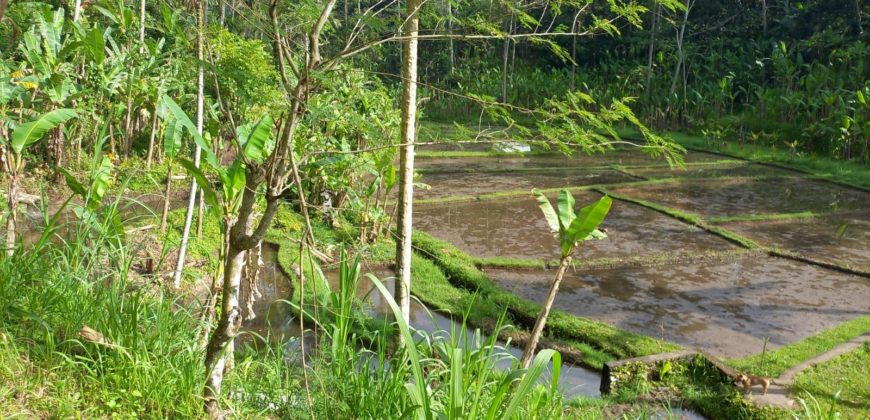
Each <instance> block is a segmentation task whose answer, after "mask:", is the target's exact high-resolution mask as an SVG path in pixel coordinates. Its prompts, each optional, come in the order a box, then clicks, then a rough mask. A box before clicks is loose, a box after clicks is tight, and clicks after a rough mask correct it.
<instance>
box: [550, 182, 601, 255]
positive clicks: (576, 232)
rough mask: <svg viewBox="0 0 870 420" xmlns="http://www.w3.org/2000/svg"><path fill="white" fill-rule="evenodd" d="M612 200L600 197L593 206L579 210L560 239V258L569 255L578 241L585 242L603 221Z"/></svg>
mask: <svg viewBox="0 0 870 420" xmlns="http://www.w3.org/2000/svg"><path fill="white" fill-rule="evenodd" d="M612 203H613V200H611V199H610V197H608V196H606V195H605V196H604V197H601V199H600V200H598V201H597V202H595V204H591V205H588V206H586V207H583V208H582V209H580V212H579V213H577V218H576V219H574V222H573V223H571V226H570V227H569V228H568V231H567V232H566V235H565V237H564V238H561V239H562V241H561V242H562V256H568V255H571V252H572V251H573V250H574V245H575V244H576V243H577V242H578V241H582V240H585V239H586V238H587V237H588V236H589V235H590V234H591V233H592V232H593V231H595V229H597V228H598V226H599V225H600V224H601V222H603V221H604V218H605V217H606V216H607V213H609V212H610V206H611V204H612Z"/></svg>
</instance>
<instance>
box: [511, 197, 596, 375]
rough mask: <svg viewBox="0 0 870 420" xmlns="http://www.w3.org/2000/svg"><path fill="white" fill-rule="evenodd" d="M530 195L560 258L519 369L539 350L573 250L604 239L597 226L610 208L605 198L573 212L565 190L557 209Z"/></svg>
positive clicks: (543, 199)
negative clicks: (550, 234) (582, 244)
mask: <svg viewBox="0 0 870 420" xmlns="http://www.w3.org/2000/svg"><path fill="white" fill-rule="evenodd" d="M533 193H534V195H535V196H536V197H537V200H538V205H539V206H540V207H541V211H542V212H543V213H544V218H545V219H546V220H547V224H548V225H549V226H550V230H552V231H553V233H555V234H556V238H557V239H558V240H559V249H560V251H561V256H560V261H559V270H558V271H556V276H555V277H554V278H553V282H552V283H551V284H550V291H549V293H548V294H547V301H546V302H545V303H544V308H543V310H542V311H541V313H539V314H538V319H537V320H536V321H535V327H534V328H533V329H532V334H531V336H530V337H529V341H528V342H527V343H526V347H525V350H524V351H523V358H522V365H523V367H526V368H527V367H528V366H529V363H531V361H532V356H534V353H535V348H536V347H537V346H538V341H539V340H540V338H541V333H542V332H543V331H544V326H545V325H546V323H547V317H548V316H549V314H550V309H552V307H553V301H555V300H556V292H558V291H559V284H560V283H561V282H562V277H563V276H564V275H565V272H566V271H567V270H568V266H569V265H570V264H571V256H572V255H573V254H574V250H575V249H576V248H577V246H578V245H579V244H581V243H582V242H584V241H588V240H594V239H603V238H606V237H607V235H606V234H605V233H604V232H602V231H601V230H599V229H598V226H599V225H601V222H603V221H604V218H605V217H606V216H607V213H609V212H610V205H611V204H612V200H611V199H610V197H608V196H606V195H605V196H604V197H601V199H600V200H598V201H597V202H595V203H593V204H590V205H588V206H586V207H583V208H581V209H580V211H576V212H575V210H574V196H572V195H571V192H570V191H568V190H567V189H563V190H562V191H560V192H559V198H558V200H557V204H556V209H554V208H553V206H552V204H550V200H549V199H547V197H546V196H544V195H543V194H542V193H541V192H540V191H537V190H534V191H533Z"/></svg>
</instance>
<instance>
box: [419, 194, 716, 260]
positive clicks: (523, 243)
mask: <svg viewBox="0 0 870 420" xmlns="http://www.w3.org/2000/svg"><path fill="white" fill-rule="evenodd" d="M574 197H575V198H576V200H577V204H578V205H585V204H586V203H592V202H594V201H595V200H598V199H599V198H600V197H601V195H600V194H598V193H594V192H583V193H577V194H574ZM551 202H552V199H551ZM414 217H415V222H414V223H415V228H417V229H420V230H423V231H426V232H428V233H431V234H432V235H434V236H436V237H438V238H440V239H443V240H446V241H449V242H451V243H453V244H454V245H456V246H457V247H459V249H461V250H463V251H465V252H466V253H468V254H471V255H473V256H477V257H509V258H539V259H540V258H543V259H555V258H558V257H559V248H558V246H557V243H556V240H555V238H554V237H553V235H552V234H551V233H550V230H549V227H548V226H547V222H546V221H545V220H544V216H543V215H542V214H541V210H540V208H539V207H538V203H537V202H536V201H535V198H534V197H533V196H532V195H531V193H530V194H529V195H528V196H522V197H515V198H512V199H509V200H498V201H496V200H487V201H474V202H468V203H457V204H449V205H448V204H444V205H426V206H419V207H418V208H417V209H416V210H415V216H414ZM602 226H603V227H605V228H606V229H607V235H608V237H607V238H606V239H603V240H598V241H589V242H585V243H584V244H583V245H581V246H580V247H579V248H578V251H577V254H576V255H577V258H582V259H596V258H605V257H608V258H614V257H617V258H618V257H631V256H638V255H651V254H657V253H661V252H675V253H678V254H679V253H683V254H693V253H697V252H700V251H705V250H726V249H731V248H733V247H732V245H731V244H730V243H729V242H727V241H725V240H724V239H722V238H720V237H718V236H715V235H711V234H709V233H707V232H704V231H703V230H701V229H698V228H696V227H694V226H691V225H689V224H686V223H683V222H680V221H678V220H676V219H673V218H670V217H667V216H665V215H663V214H661V213H658V212H656V211H653V210H649V209H646V208H644V207H641V206H638V205H635V204H631V203H626V202H623V201H618V200H615V201H614V202H613V207H612V208H611V211H610V214H609V215H608V216H607V218H606V219H605V221H604V223H603V224H602Z"/></svg>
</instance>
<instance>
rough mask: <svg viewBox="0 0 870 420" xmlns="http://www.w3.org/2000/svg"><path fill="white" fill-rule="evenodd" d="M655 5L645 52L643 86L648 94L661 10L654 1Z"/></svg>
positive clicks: (659, 5) (649, 92)
mask: <svg viewBox="0 0 870 420" xmlns="http://www.w3.org/2000/svg"><path fill="white" fill-rule="evenodd" d="M655 3H656V7H655V9H653V21H652V28H650V35H649V51H648V54H647V62H646V83H645V84H644V87H645V88H646V92H647V93H648V94H652V90H651V89H650V88H651V86H650V83H651V82H652V66H653V55H654V54H653V53H655V49H656V35H657V33H658V29H659V15H660V14H661V12H662V6H661V4H659V2H655Z"/></svg>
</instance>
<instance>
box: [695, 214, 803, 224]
mask: <svg viewBox="0 0 870 420" xmlns="http://www.w3.org/2000/svg"><path fill="white" fill-rule="evenodd" d="M817 216H818V214H817V213H815V212H812V211H802V212H797V213H772V214H749V215H742V216H714V217H710V218H708V219H707V221H708V222H710V223H729V222H762V221H773V220H790V219H805V218H810V217H817Z"/></svg>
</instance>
